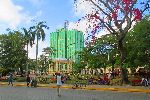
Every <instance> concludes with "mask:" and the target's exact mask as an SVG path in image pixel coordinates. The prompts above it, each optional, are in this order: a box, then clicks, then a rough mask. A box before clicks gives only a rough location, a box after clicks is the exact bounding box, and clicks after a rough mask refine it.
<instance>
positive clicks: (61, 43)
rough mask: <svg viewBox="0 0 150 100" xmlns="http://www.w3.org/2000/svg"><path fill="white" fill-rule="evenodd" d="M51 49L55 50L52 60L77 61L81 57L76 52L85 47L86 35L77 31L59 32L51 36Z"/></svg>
mask: <svg viewBox="0 0 150 100" xmlns="http://www.w3.org/2000/svg"><path fill="white" fill-rule="evenodd" d="M50 47H52V48H53V50H54V53H53V54H52V56H51V57H52V59H56V58H65V59H68V60H72V61H77V60H79V57H78V55H76V52H78V51H81V50H82V49H83V47H84V35H83V33H82V32H81V31H77V30H65V29H61V30H57V31H56V32H52V33H51V34H50Z"/></svg>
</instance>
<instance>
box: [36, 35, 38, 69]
mask: <svg viewBox="0 0 150 100" xmlns="http://www.w3.org/2000/svg"><path fill="white" fill-rule="evenodd" d="M37 57H38V35H37V39H36V71H37V70H38V61H37Z"/></svg>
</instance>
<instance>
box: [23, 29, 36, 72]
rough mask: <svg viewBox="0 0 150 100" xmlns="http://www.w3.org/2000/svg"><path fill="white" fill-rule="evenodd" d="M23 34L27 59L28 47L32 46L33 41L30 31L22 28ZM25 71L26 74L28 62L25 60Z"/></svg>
mask: <svg viewBox="0 0 150 100" xmlns="http://www.w3.org/2000/svg"><path fill="white" fill-rule="evenodd" d="M23 32H24V38H25V41H26V45H27V58H28V53H29V45H30V46H31V47H32V45H33V44H34V40H33V36H32V34H31V30H30V29H26V28H23ZM26 71H27V72H28V60H27V66H26Z"/></svg>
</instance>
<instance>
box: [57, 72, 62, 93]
mask: <svg viewBox="0 0 150 100" xmlns="http://www.w3.org/2000/svg"><path fill="white" fill-rule="evenodd" d="M56 80H57V93H58V96H61V94H60V87H61V86H62V76H61V74H60V73H57V75H56Z"/></svg>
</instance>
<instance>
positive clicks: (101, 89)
mask: <svg viewBox="0 0 150 100" xmlns="http://www.w3.org/2000/svg"><path fill="white" fill-rule="evenodd" d="M4 85H5V86H6V85H8V84H7V83H2V82H1V83H0V86H4ZM14 86H27V85H26V84H24V83H22V84H14ZM38 87H43V88H57V86H56V85H45V84H39V85H38ZM62 88H64V89H77V90H79V89H80V90H81V89H82V90H96V91H117V92H142V93H150V89H133V88H101V87H100V88H96V87H88V86H87V87H82V88H73V87H72V86H62Z"/></svg>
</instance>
